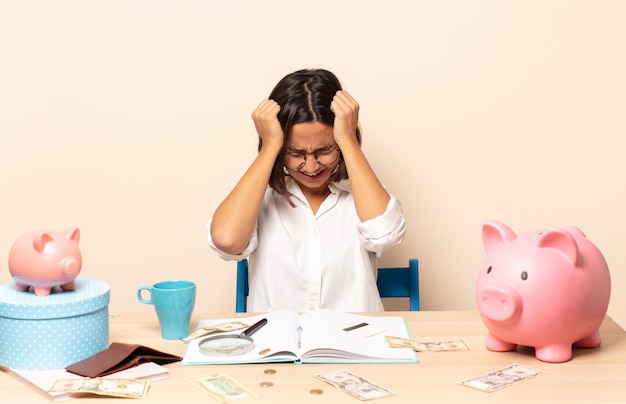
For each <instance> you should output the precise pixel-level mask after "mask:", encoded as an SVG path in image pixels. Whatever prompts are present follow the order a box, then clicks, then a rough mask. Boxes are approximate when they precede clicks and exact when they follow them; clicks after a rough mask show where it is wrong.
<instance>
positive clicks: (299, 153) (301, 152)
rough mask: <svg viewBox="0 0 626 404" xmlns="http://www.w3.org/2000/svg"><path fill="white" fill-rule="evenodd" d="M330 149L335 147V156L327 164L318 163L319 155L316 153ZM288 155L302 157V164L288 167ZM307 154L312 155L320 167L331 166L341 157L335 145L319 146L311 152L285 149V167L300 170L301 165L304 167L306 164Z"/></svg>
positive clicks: (339, 150)
mask: <svg viewBox="0 0 626 404" xmlns="http://www.w3.org/2000/svg"><path fill="white" fill-rule="evenodd" d="M330 149H335V150H336V151H337V157H336V158H335V159H334V160H333V161H332V162H330V163H327V164H324V163H320V161H319V157H318V155H317V153H320V152H324V151H328V150H330ZM289 155H291V156H294V155H298V156H300V157H302V158H303V160H302V164H300V165H299V166H298V167H295V168H292V167H288V166H287V161H286V160H287V157H288V156H289ZM309 155H312V156H313V157H314V158H315V161H316V162H317V164H319V165H321V166H322V167H328V166H331V165H333V164H335V163H336V162H337V161H339V159H340V158H341V149H339V147H337V146H326V147H322V148H319V149H317V150H313V151H312V152H303V151H287V152H286V153H285V168H287V169H288V170H292V171H298V170H301V169H302V167H304V166H305V165H306V158H307V157H308V156H309Z"/></svg>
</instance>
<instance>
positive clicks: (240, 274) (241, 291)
mask: <svg viewBox="0 0 626 404" xmlns="http://www.w3.org/2000/svg"><path fill="white" fill-rule="evenodd" d="M376 284H377V286H378V293H380V297H382V298H387V297H408V298H409V307H410V310H411V311H419V309H420V288H419V261H418V260H417V258H411V259H410V260H409V266H408V267H398V268H378V279H377V280H376ZM248 292H249V288H248V260H247V259H243V260H241V261H238V262H237V290H236V295H235V311H236V312H237V313H245V312H246V306H247V298H248Z"/></svg>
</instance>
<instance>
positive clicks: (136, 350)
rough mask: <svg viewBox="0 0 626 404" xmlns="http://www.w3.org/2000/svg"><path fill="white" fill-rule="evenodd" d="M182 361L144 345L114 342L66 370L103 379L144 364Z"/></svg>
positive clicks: (179, 358) (177, 357)
mask: <svg viewBox="0 0 626 404" xmlns="http://www.w3.org/2000/svg"><path fill="white" fill-rule="evenodd" d="M181 359H182V358H181V357H180V356H176V355H171V354H168V353H165V352H161V351H157V350H156V349H152V348H148V347H146V346H143V345H135V344H122V343H120V342H112V343H111V346H109V348H107V349H105V350H104V351H102V352H100V353H97V354H95V355H93V356H90V357H89V358H86V359H83V360H81V361H79V362H76V363H74V364H71V365H69V366H68V367H66V368H65V370H67V371H68V372H71V373H74V374H77V375H80V376H85V377H101V376H106V375H110V374H111V373H115V372H119V371H120V370H124V369H128V368H132V367H133V366H137V365H139V364H140V363H144V362H154V363H157V364H159V365H163V364H166V363H172V362H178V361H179V360H181Z"/></svg>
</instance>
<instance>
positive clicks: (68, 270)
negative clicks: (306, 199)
mask: <svg viewBox="0 0 626 404" xmlns="http://www.w3.org/2000/svg"><path fill="white" fill-rule="evenodd" d="M80 269H81V263H80V262H79V261H78V260H77V259H76V258H74V257H65V258H63V260H62V261H61V270H62V272H63V274H65V275H78V273H79V272H80Z"/></svg>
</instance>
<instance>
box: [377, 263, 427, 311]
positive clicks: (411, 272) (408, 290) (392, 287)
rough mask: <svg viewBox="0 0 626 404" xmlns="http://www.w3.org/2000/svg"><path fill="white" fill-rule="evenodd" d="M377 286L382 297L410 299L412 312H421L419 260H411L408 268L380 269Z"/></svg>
mask: <svg viewBox="0 0 626 404" xmlns="http://www.w3.org/2000/svg"><path fill="white" fill-rule="evenodd" d="M376 285H377V286H378V293H380V297H382V298H385V297H408V298H409V308H410V310H411V311H419V309H420V288H419V261H418V260H417V258H411V259H410V260H409V266H408V267H398V268H378V278H377V279H376Z"/></svg>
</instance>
